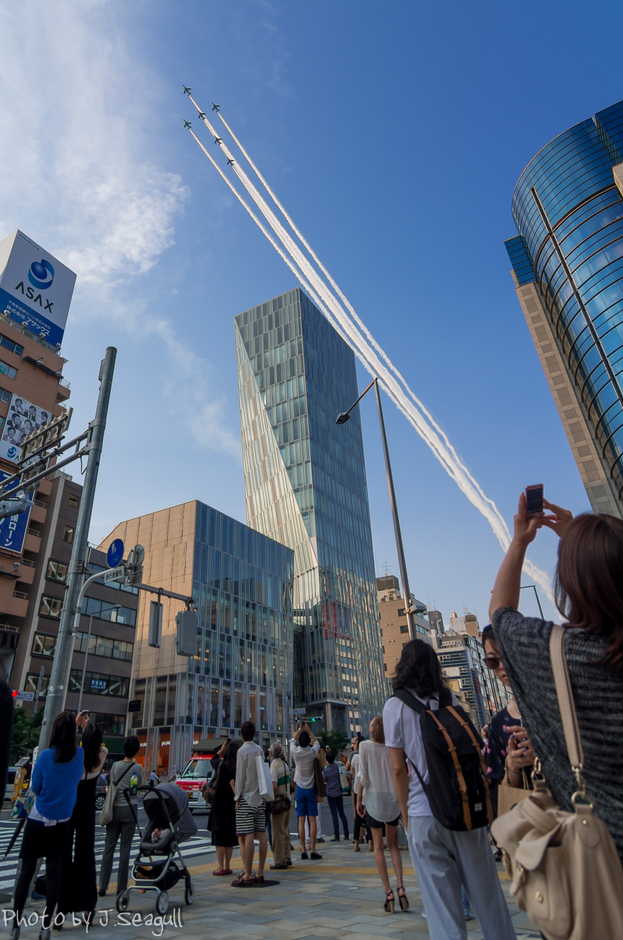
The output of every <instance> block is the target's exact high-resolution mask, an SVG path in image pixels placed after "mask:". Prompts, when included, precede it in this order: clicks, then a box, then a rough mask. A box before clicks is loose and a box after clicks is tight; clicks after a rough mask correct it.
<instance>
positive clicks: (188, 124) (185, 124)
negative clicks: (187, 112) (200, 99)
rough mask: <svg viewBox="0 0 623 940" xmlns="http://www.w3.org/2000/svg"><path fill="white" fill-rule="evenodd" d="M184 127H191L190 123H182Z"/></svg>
mask: <svg viewBox="0 0 623 940" xmlns="http://www.w3.org/2000/svg"><path fill="white" fill-rule="evenodd" d="M184 127H192V124H191V123H190V121H184Z"/></svg>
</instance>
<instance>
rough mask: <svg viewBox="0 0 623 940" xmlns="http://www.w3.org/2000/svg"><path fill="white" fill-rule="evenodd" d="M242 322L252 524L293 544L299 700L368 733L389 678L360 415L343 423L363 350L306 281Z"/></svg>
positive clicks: (331, 722) (331, 723)
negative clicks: (344, 334)
mask: <svg viewBox="0 0 623 940" xmlns="http://www.w3.org/2000/svg"><path fill="white" fill-rule="evenodd" d="M235 327H236V354H237V364H238V382H239V396H240V421H241V431H242V446H243V471H244V481H245V499H246V510H247V522H248V523H249V525H252V526H253V527H254V528H257V529H259V530H260V531H262V532H265V533H266V534H267V535H270V536H271V537H272V538H275V539H278V540H280V541H282V542H284V543H285V544H287V545H289V546H290V547H291V548H292V549H293V550H294V570H295V579H294V612H295V687H294V695H295V704H296V705H297V706H298V707H305V708H306V710H307V714H308V715H310V716H312V715H313V716H316V717H317V718H319V719H320V720H322V721H324V723H325V727H334V728H340V727H341V728H343V729H344V730H353V731H354V730H359V729H360V728H366V727H367V723H368V721H369V719H370V718H371V717H372V716H373V715H374V714H377V713H378V712H379V711H380V709H381V708H382V705H383V701H384V696H385V683H384V678H383V662H382V652H381V638H380V625H379V614H378V603H377V593H376V583H375V573H374V559H373V551H372V535H371V528H370V515H369V508H368V494H367V485H366V476H365V462H364V454H363V439H362V435H361V424H360V419H359V414H358V411H355V412H354V413H353V415H352V420H351V421H350V422H348V424H346V425H343V426H342V427H338V426H336V424H335V418H336V416H337V414H338V413H339V412H340V411H343V410H344V409H345V408H346V407H348V406H349V405H350V404H352V402H353V401H354V400H355V399H356V397H357V394H358V391H357V378H356V370H355V357H354V354H353V352H352V350H351V349H350V348H349V347H348V345H347V344H346V343H345V342H344V341H343V340H342V339H341V338H340V337H339V335H338V334H337V333H336V331H335V330H334V329H333V327H332V326H331V325H330V324H329V323H328V321H327V320H326V319H325V318H324V317H323V315H322V314H321V313H320V311H319V310H318V309H317V308H316V307H315V305H314V304H313V303H312V302H311V301H310V300H309V299H308V298H307V296H306V295H305V294H304V293H303V292H302V291H301V290H300V289H298V288H297V289H296V290H292V291H289V292H288V293H286V294H283V295H281V296H280V297H276V298H275V299H274V300H272V301H269V302H268V303H265V304H262V305H260V306H258V307H254V308H253V309H251V310H248V311H246V312H245V313H242V314H240V315H239V316H237V317H236V318H235ZM279 668H281V666H280V667H279Z"/></svg>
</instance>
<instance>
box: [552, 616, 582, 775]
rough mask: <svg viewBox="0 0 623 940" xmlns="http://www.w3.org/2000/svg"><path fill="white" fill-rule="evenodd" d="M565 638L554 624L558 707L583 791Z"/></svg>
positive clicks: (555, 678)
mask: <svg viewBox="0 0 623 940" xmlns="http://www.w3.org/2000/svg"><path fill="white" fill-rule="evenodd" d="M565 639H566V635H565V630H564V629H563V628H562V627H561V626H560V625H559V624H554V626H553V627H552V632H551V636H550V642H549V651H550V657H551V661H552V671H553V673H554V682H555V684H556V694H557V696H558V707H559V708H560V717H561V718H562V727H563V731H564V733H565V742H566V744H567V753H568V755H569V763H570V764H571V769H572V770H573V773H574V775H575V779H576V782H577V784H578V791H579V792H580V793H583V790H584V782H583V780H582V767H583V765H584V753H583V751H582V740H581V738H580V727H579V725H578V716H577V713H576V710H575V704H574V702H573V691H572V689H571V681H570V679H569V668H568V666H567V660H566V658H565Z"/></svg>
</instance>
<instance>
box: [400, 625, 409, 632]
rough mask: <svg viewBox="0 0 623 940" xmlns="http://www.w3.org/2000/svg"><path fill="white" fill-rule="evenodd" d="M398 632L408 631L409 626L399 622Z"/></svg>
mask: <svg viewBox="0 0 623 940" xmlns="http://www.w3.org/2000/svg"><path fill="white" fill-rule="evenodd" d="M400 632H401V633H408V632H409V627H408V626H407V624H406V623H401V624H400Z"/></svg>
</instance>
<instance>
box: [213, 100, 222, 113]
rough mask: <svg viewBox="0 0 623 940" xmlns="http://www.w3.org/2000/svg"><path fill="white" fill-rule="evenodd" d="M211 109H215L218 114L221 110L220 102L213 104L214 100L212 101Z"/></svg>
mask: <svg viewBox="0 0 623 940" xmlns="http://www.w3.org/2000/svg"><path fill="white" fill-rule="evenodd" d="M212 110H213V111H216V112H217V114H218V112H219V111H220V110H221V106H220V104H214V102H212Z"/></svg>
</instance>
